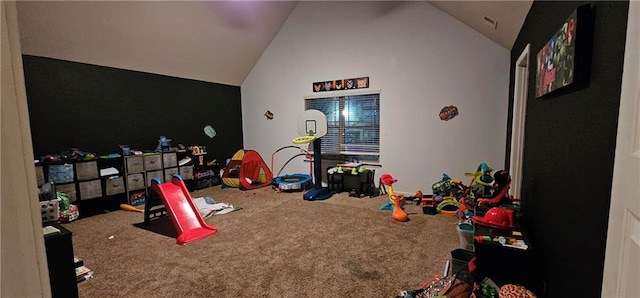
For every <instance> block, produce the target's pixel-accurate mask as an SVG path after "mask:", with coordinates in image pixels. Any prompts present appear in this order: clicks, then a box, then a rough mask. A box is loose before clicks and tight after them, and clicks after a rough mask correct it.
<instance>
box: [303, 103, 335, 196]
mask: <svg viewBox="0 0 640 298" xmlns="http://www.w3.org/2000/svg"><path fill="white" fill-rule="evenodd" d="M297 120H298V121H297V122H298V123H297V128H298V134H300V135H302V136H300V137H297V138H295V139H293V143H294V144H298V145H299V144H308V143H311V142H313V172H314V173H313V174H314V179H315V180H314V182H315V183H314V186H313V188H312V189H310V190H309V191H307V192H306V193H305V194H304V195H303V196H302V199H304V200H306V201H317V200H326V199H328V198H330V197H331V196H332V195H333V193H332V192H331V190H329V188H327V187H322V154H321V151H322V137H324V136H325V135H326V134H327V116H325V114H323V113H322V112H320V111H318V110H306V111H304V112H303V113H302V114H300V115H299V116H298V119H297Z"/></svg>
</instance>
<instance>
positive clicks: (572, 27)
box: [536, 5, 593, 97]
mask: <svg viewBox="0 0 640 298" xmlns="http://www.w3.org/2000/svg"><path fill="white" fill-rule="evenodd" d="M592 27H593V25H592V20H591V7H590V5H583V6H580V7H578V8H577V9H575V10H574V11H573V13H571V15H570V16H569V17H568V18H567V19H566V20H565V22H564V23H563V24H562V26H561V27H560V29H559V30H558V31H556V32H555V33H554V34H553V36H552V37H551V39H550V40H549V41H547V43H546V44H545V45H544V46H543V47H542V49H540V51H539V52H538V54H537V56H536V60H537V64H536V66H537V67H536V97H542V96H544V95H546V94H549V93H551V92H553V91H555V90H558V89H560V88H564V87H568V86H570V85H575V84H583V83H586V82H585V81H586V79H587V78H588V73H589V64H590V63H589V62H590V56H591V55H590V50H589V49H590V47H592V42H591V40H592V38H591V35H592Z"/></svg>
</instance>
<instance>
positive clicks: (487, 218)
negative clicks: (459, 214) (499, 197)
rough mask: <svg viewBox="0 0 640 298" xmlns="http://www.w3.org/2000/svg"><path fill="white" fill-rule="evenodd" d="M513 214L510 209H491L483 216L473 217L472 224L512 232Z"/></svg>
mask: <svg viewBox="0 0 640 298" xmlns="http://www.w3.org/2000/svg"><path fill="white" fill-rule="evenodd" d="M513 213H514V211H513V210H511V209H506V208H500V207H493V208H491V209H489V211H487V213H486V214H485V215H484V216H474V217H473V222H475V223H477V224H479V225H483V226H487V227H492V228H498V229H505V230H512V229H515V228H516V225H515V222H514V218H513Z"/></svg>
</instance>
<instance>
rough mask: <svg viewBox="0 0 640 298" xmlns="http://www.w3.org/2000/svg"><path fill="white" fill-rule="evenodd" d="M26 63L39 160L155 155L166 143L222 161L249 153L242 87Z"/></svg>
mask: <svg viewBox="0 0 640 298" xmlns="http://www.w3.org/2000/svg"><path fill="white" fill-rule="evenodd" d="M23 63H24V74H25V84H26V91H27V101H28V105H29V116H30V121H31V134H32V137H33V147H34V148H33V149H34V154H35V157H36V158H38V157H40V156H42V155H46V154H50V153H59V152H61V151H62V150H66V149H69V148H80V149H82V150H85V151H88V152H94V153H97V154H99V155H102V154H108V153H113V152H117V151H118V150H119V147H118V145H119V144H127V145H130V146H131V148H137V149H141V150H155V148H156V146H157V145H158V138H159V136H161V135H164V136H167V138H169V139H172V142H171V145H173V146H175V145H177V144H179V143H180V144H184V145H186V146H191V145H199V146H207V151H208V153H209V159H213V158H216V159H218V161H223V160H224V159H226V158H227V157H231V156H232V155H233V154H234V153H235V152H236V151H237V150H238V149H241V148H243V142H242V110H241V105H240V87H238V86H229V85H222V84H216V83H209V82H203V81H196V80H189V79H182V78H176V77H169V76H164V75H157V74H150V73H144V72H138V71H130V70H123V69H117V68H111V67H103V66H96V65H90V64H83V63H76V62H69V61H63V60H57V59H51V58H44V57H36V56H28V55H24V56H23ZM207 124H210V125H211V126H213V127H214V128H215V129H216V131H217V135H216V136H215V137H214V138H212V139H211V138H209V137H208V136H206V135H205V133H204V130H203V129H204V126H205V125H207Z"/></svg>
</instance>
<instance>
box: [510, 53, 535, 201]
mask: <svg viewBox="0 0 640 298" xmlns="http://www.w3.org/2000/svg"><path fill="white" fill-rule="evenodd" d="M530 48H531V44H527V46H526V47H525V48H524V50H523V51H522V54H520V57H519V58H518V60H517V61H516V65H515V70H514V72H515V81H514V87H513V120H512V124H511V158H510V162H509V172H510V174H511V190H510V192H511V195H513V197H514V198H516V199H520V198H521V197H520V191H521V189H522V161H523V155H524V124H525V118H526V114H527V93H528V87H529V49H530Z"/></svg>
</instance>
